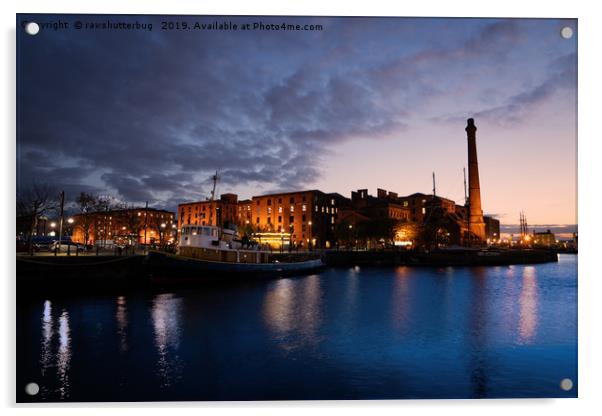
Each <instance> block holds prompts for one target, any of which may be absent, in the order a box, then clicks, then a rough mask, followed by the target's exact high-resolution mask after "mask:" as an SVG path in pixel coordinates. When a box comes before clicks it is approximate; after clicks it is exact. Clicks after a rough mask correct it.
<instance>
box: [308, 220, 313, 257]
mask: <svg viewBox="0 0 602 416" xmlns="http://www.w3.org/2000/svg"><path fill="white" fill-rule="evenodd" d="M307 224H308V225H309V238H308V239H307V249H308V250H309V251H311V249H312V244H311V243H312V242H313V237H314V230H313V227H312V224H313V223H312V222H311V221H310V222H308V223H307Z"/></svg>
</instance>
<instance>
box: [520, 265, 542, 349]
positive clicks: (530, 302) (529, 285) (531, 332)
mask: <svg viewBox="0 0 602 416" xmlns="http://www.w3.org/2000/svg"><path fill="white" fill-rule="evenodd" d="M522 285H523V286H522V289H521V292H520V299H519V304H520V320H519V324H518V326H519V331H518V332H519V340H520V342H522V343H526V344H528V343H530V342H532V341H533V339H534V337H535V333H536V331H537V320H538V316H537V297H538V295H537V272H536V270H535V267H533V266H527V267H525V269H524V270H523V282H522Z"/></svg>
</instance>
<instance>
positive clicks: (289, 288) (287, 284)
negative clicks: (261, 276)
mask: <svg viewBox="0 0 602 416" xmlns="http://www.w3.org/2000/svg"><path fill="white" fill-rule="evenodd" d="M321 302H322V291H321V287H320V276H318V275H311V276H308V277H306V278H304V279H302V280H301V279H279V280H277V281H276V282H275V283H274V284H273V286H272V287H271V289H270V290H269V291H268V292H267V293H266V294H265V298H264V301H263V313H262V315H263V319H264V321H265V323H266V325H267V326H268V328H270V329H271V330H272V332H273V334H274V336H275V337H276V338H278V339H281V340H282V342H281V343H280V344H279V346H280V347H281V348H283V349H284V350H286V351H290V350H293V349H296V348H299V347H302V346H304V345H316V344H317V343H318V342H320V337H319V334H318V329H319V328H320V324H321V319H322V304H321Z"/></svg>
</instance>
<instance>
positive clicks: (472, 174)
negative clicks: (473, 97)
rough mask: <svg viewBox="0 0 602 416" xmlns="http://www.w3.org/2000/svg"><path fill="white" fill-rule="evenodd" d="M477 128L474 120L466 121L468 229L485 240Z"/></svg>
mask: <svg viewBox="0 0 602 416" xmlns="http://www.w3.org/2000/svg"><path fill="white" fill-rule="evenodd" d="M476 132H477V127H476V126H475V125H474V119H472V118H469V119H468V120H467V126H466V135H467V138H468V208H469V214H468V229H469V230H470V231H471V232H472V233H473V234H474V236H476V237H478V238H480V239H481V240H482V241H484V240H485V221H484V220H483V210H482V209H481V186H480V185H479V162H478V161H477V138H476Z"/></svg>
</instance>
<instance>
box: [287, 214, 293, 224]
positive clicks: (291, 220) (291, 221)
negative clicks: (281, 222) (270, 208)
mask: <svg viewBox="0 0 602 416" xmlns="http://www.w3.org/2000/svg"><path fill="white" fill-rule="evenodd" d="M288 222H290V223H291V224H292V223H294V222H295V217H294V216H293V215H291V216H290V217H289V218H288Z"/></svg>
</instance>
